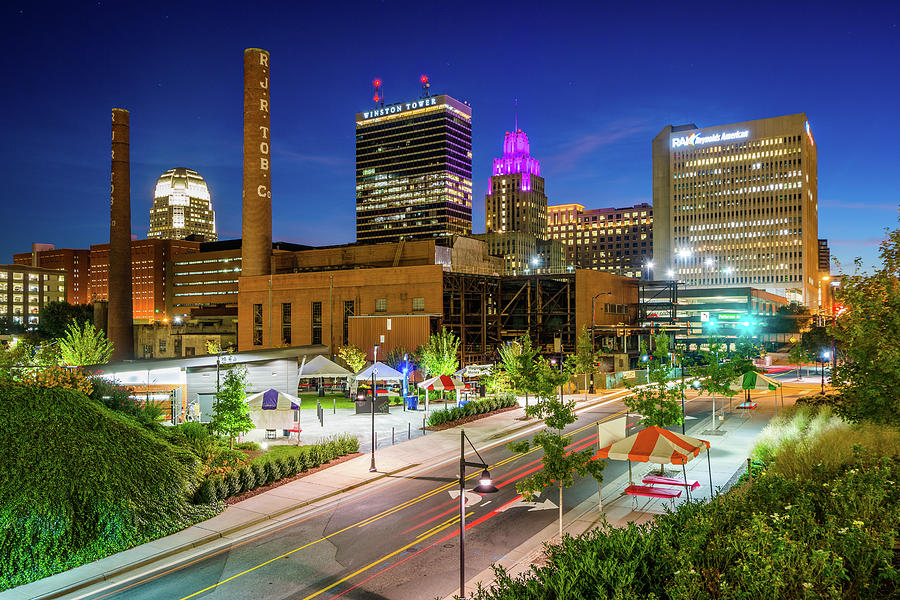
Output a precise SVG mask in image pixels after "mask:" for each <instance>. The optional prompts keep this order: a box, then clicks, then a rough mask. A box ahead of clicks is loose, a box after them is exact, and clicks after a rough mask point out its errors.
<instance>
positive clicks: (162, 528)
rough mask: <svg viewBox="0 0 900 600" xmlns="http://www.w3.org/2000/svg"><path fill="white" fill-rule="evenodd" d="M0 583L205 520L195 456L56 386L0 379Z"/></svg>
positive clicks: (207, 509) (207, 512)
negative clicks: (195, 499)
mask: <svg viewBox="0 0 900 600" xmlns="http://www.w3.org/2000/svg"><path fill="white" fill-rule="evenodd" d="M0 437H2V439H3V443H2V444H0V465H2V477H0V524H2V526H0V589H5V588H8V587H12V586H18V585H22V584H25V583H28V582H29V581H34V580H36V579H40V578H42V577H47V576H49V575H52V574H54V573H58V572H60V571H64V570H67V569H71V568H73V567H76V566H78V565H82V564H85V563H87V562H91V561H94V560H97V559H99V558H102V557H104V556H108V555H109V554H113V553H115V552H120V551H122V550H126V549H128V548H131V547H133V546H135V545H138V544H142V543H145V542H148V541H151V540H153V539H156V538H158V537H161V536H164V535H168V534H170V533H174V532H176V531H179V530H181V529H183V528H185V527H188V526H190V525H191V524H193V523H195V522H197V521H200V520H203V519H205V518H209V517H210V516H212V515H214V514H215V513H216V512H218V511H219V510H221V507H220V506H216V505H212V506H211V505H210V504H206V505H202V506H197V505H193V504H191V503H190V499H191V498H192V497H193V496H194V492H195V491H196V489H197V486H198V484H199V483H200V473H199V470H200V465H199V461H198V460H197V458H196V457H195V456H194V455H193V454H191V453H190V452H188V451H187V450H184V449H183V448H179V447H177V446H173V445H172V444H169V443H168V442H166V441H165V440H163V439H161V438H160V437H157V436H156V435H154V434H153V433H151V432H150V431H148V430H146V429H144V428H143V427H140V426H139V425H137V424H136V423H135V422H134V421H133V420H132V419H130V418H128V417H126V416H124V415H122V414H121V413H117V412H113V411H112V410H110V409H108V408H106V407H105V406H103V405H102V404H101V403H99V402H97V401H95V400H92V399H90V398H88V397H87V396H85V395H84V394H82V393H80V392H77V391H75V390H71V389H65V388H62V387H53V388H46V387H39V386H28V385H19V384H14V383H4V384H0Z"/></svg>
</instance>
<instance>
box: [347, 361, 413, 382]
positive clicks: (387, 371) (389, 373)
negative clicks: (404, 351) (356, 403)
mask: <svg viewBox="0 0 900 600" xmlns="http://www.w3.org/2000/svg"><path fill="white" fill-rule="evenodd" d="M372 371H375V379H376V380H377V381H403V379H404V378H405V377H406V376H405V375H404V374H403V373H401V372H400V371H398V370H396V369H393V368H391V367H389V366H387V365H386V364H384V363H383V362H376V363H374V364H371V365H369V366H368V367H366V368H365V369H363V370H362V371H360V372H359V373H357V374H356V379H357V381H366V380H371V379H372Z"/></svg>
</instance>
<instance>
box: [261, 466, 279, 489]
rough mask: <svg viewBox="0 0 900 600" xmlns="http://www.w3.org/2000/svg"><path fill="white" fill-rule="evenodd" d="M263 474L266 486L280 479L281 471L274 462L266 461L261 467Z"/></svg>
mask: <svg viewBox="0 0 900 600" xmlns="http://www.w3.org/2000/svg"><path fill="white" fill-rule="evenodd" d="M263 473H265V482H266V485H269V484H270V483H273V482H275V481H278V480H279V479H281V469H279V468H278V465H277V464H276V463H275V461H274V460H270V461H267V462H266V463H265V464H264V465H263Z"/></svg>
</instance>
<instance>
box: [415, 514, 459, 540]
mask: <svg viewBox="0 0 900 600" xmlns="http://www.w3.org/2000/svg"><path fill="white" fill-rule="evenodd" d="M471 516H472V513H468V514H467V515H466V518H467V519H468V518H469V517H471ZM457 521H459V514H455V515H453V516H452V517H450V518H449V519H447V520H446V521H444V522H443V523H441V524H440V525H435V526H434V527H432V528H431V529H429V530H427V531H424V532H422V533H420V534H419V535H417V536H416V539H417V540H418V539H420V538H424V537H428V536H429V535H431V533H432V532H433V531H434V530H435V529H443V528H444V527H446V526H447V525H452V524H453V523H455V522H457Z"/></svg>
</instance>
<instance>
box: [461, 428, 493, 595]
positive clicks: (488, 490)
mask: <svg viewBox="0 0 900 600" xmlns="http://www.w3.org/2000/svg"><path fill="white" fill-rule="evenodd" d="M466 442H469V446H472V450H475V454H476V455H477V456H478V458H479V459H480V460H481V462H469V461H467V460H466ZM466 467H475V468H477V469H482V471H481V477H479V478H478V485H476V486H475V487H474V488H472V491H473V492H475V493H476V494H493V493H495V492H498V491H499V490H498V489H497V488H496V487H495V486H494V482H493V480H492V479H491V473H490V471H488V466H487V463H485V462H484V459H483V458H481V455H480V454H478V449H477V448H475V446H474V445H473V444H472V441H471V440H470V439H469V438H468V437H467V436H466V432H465V430H464V429H460V430H459V597H460V598H462V599H463V600H465V597H466Z"/></svg>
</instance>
